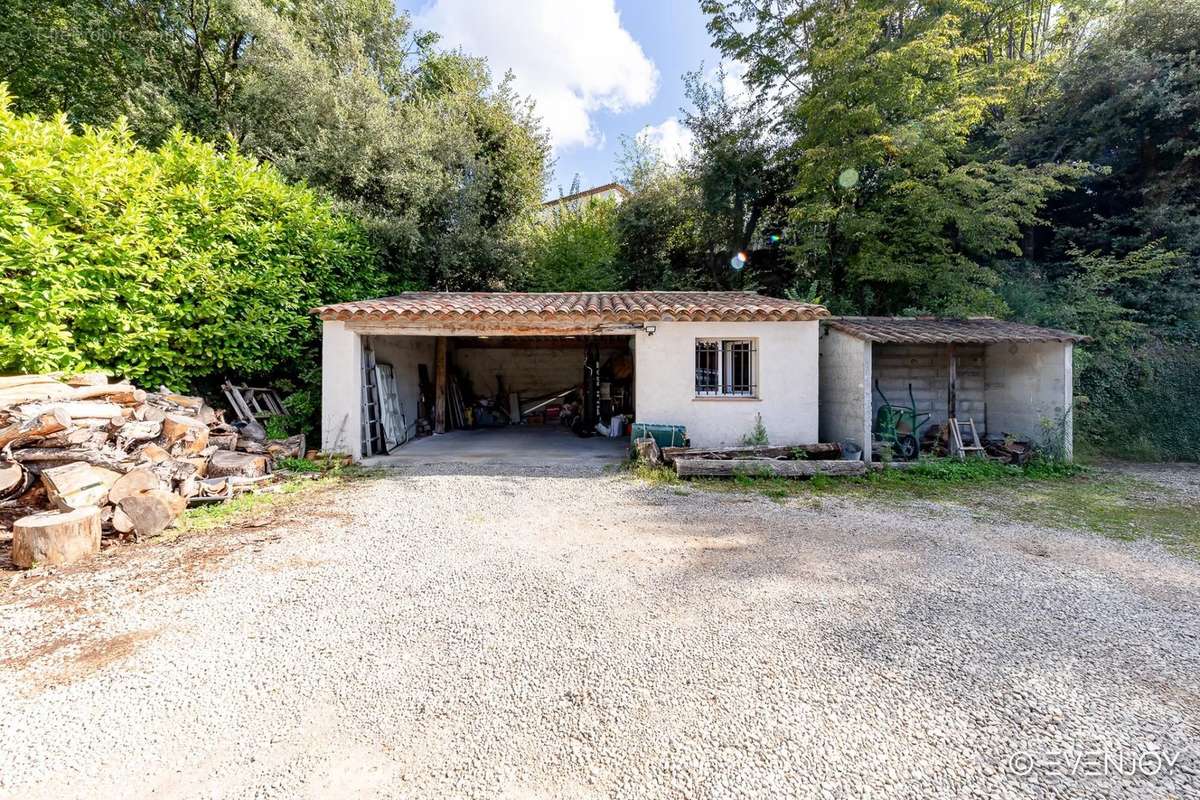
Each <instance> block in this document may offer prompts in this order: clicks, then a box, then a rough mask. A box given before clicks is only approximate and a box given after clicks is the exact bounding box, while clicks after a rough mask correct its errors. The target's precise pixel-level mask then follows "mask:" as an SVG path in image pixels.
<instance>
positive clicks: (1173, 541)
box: [1004, 475, 1200, 559]
mask: <svg viewBox="0 0 1200 800" xmlns="http://www.w3.org/2000/svg"><path fill="white" fill-rule="evenodd" d="M1005 494H1006V498H1005V503H1004V506H1005V509H1006V513H1007V514H1008V515H1010V516H1011V517H1012V518H1013V519H1017V520H1028V521H1030V522H1033V523H1036V524H1039V525H1045V526H1047V527H1055V528H1075V529H1081V530H1087V531H1091V532H1092V533H1098V534H1101V535H1103V536H1108V537H1110V538H1114V539H1122V540H1126V541H1131V540H1135V539H1152V540H1154V541H1156V542H1159V543H1160V544H1162V545H1163V546H1164V547H1166V548H1167V549H1168V550H1170V551H1171V552H1173V553H1175V554H1177V555H1182V556H1187V557H1189V558H1195V559H1200V503H1196V502H1195V501H1191V502H1189V500H1188V499H1187V498H1184V497H1182V496H1178V495H1173V494H1172V493H1170V492H1168V491H1167V490H1165V489H1163V488H1162V487H1158V486H1154V485H1151V484H1148V483H1145V482H1143V481H1140V480H1137V479H1135V478H1129V477H1122V476H1111V475H1110V476H1105V477H1104V478H1103V479H1098V478H1095V477H1085V478H1079V479H1075V480H1069V481H1062V482H1058V483H1043V484H1036V485H1028V486H1024V487H1021V488H1020V490H1019V491H1016V490H1009V491H1007V492H1006V493H1005Z"/></svg>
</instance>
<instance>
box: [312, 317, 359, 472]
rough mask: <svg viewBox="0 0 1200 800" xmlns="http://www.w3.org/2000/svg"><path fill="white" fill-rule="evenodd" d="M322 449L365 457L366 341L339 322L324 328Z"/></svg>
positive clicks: (331, 322)
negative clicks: (363, 376) (363, 350)
mask: <svg viewBox="0 0 1200 800" xmlns="http://www.w3.org/2000/svg"><path fill="white" fill-rule="evenodd" d="M321 449H322V450H324V451H326V452H328V453H344V454H346V455H349V456H352V457H353V458H355V459H359V458H361V457H362V338H361V337H360V336H359V335H358V334H357V333H355V332H354V331H352V330H349V329H348V328H347V327H346V323H344V322H340V321H337V320H327V321H326V322H325V323H324V325H323V326H322V336H321Z"/></svg>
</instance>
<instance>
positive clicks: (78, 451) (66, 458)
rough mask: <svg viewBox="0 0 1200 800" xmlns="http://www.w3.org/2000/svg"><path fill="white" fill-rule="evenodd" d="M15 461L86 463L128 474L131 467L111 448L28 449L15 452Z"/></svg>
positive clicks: (13, 456) (49, 463)
mask: <svg viewBox="0 0 1200 800" xmlns="http://www.w3.org/2000/svg"><path fill="white" fill-rule="evenodd" d="M12 458H13V461H20V462H21V463H22V464H38V465H47V466H49V465H54V464H70V463H71V462H73V461H86V462H87V463H89V464H91V465H92V466H96V467H104V468H105V469H111V470H114V471H116V472H127V471H128V470H129V468H130V465H129V463H128V460H127V456H126V454H125V453H124V452H122V451H120V450H116V449H114V448H111V447H86V446H80V447H28V448H26V449H24V450H14V451H13V453H12Z"/></svg>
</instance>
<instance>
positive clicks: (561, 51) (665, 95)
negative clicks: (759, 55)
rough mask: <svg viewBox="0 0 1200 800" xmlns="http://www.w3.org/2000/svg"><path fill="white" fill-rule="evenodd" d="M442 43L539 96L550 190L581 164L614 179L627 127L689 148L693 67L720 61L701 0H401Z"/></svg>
mask: <svg viewBox="0 0 1200 800" xmlns="http://www.w3.org/2000/svg"><path fill="white" fill-rule="evenodd" d="M397 7H399V8H401V9H404V10H407V11H409V12H411V13H412V15H413V17H414V19H415V20H416V24H417V27H418V28H422V29H425V30H433V31H436V32H437V33H439V34H441V35H442V37H443V41H442V44H443V45H445V46H448V47H462V48H463V49H464V50H465V51H466V52H468V53H471V54H472V55H479V56H484V57H486V58H487V59H488V61H489V63H490V64H491V66H492V69H493V72H494V73H495V74H496V75H497V76H500V75H502V74H503V73H504V71H505V70H507V69H511V70H512V71H513V72H514V75H515V80H516V83H517V87H518V89H519V90H520V91H521V92H522V93H523V94H527V95H530V96H532V97H533V98H534V100H535V101H537V104H538V109H539V112H540V113H541V114H542V117H543V120H544V122H545V124H546V127H547V128H548V129H549V131H550V134H551V139H552V141H553V144H554V157H555V159H556V162H557V163H556V164H555V169H554V176H553V178H552V180H551V184H550V186H548V187H547V194H548V196H556V195H557V194H558V191H559V187H560V186H561V187H562V188H563V189H564V190H566V189H567V188H568V187H569V186H570V183H571V179H572V177H573V176H574V175H575V174H576V173H579V174H580V176H581V182H582V184H583V186H584V187H585V188H586V187H588V186H595V185H598V184H602V183H607V182H608V181H610V180H612V177H613V170H614V168H615V166H616V159H617V156H618V154H619V152H620V138H621V136H622V135H628V136H635V135H641V136H644V137H647V138H648V139H649V140H650V141H651V142H653V143H654V144H655V145H657V146H659V147H660V149H662V150H663V152H664V154H665V155H667V156H668V157H671V156H672V155H673V154H678V153H681V152H684V151H685V150H686V148H687V147H688V142H687V136H686V131H685V130H684V129H683V128H681V127H680V125H679V118H680V113H679V108H680V106H681V105H683V104H684V102H685V100H684V96H683V80H682V76H683V74H684V73H685V72H688V71H689V70H693V69H696V68H698V67H699V66H700V65H701V63H703V64H704V67H705V69H706V70H711V69H714V68H715V67H716V65H717V63H718V61H719V57H718V55H717V54H716V52H715V51H714V50H713V49H712V48H711V47H710V46H709V40H708V33H707V31H706V30H705V29H704V25H705V21H706V20H705V18H704V16H703V15H702V14H701V13H700V10H699V4H698V2H697V0H641V2H639V1H638V0H397Z"/></svg>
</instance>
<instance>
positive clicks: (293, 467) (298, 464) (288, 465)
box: [275, 458, 329, 473]
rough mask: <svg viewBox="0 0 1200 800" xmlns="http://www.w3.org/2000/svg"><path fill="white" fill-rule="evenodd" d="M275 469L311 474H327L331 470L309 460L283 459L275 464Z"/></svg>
mask: <svg viewBox="0 0 1200 800" xmlns="http://www.w3.org/2000/svg"><path fill="white" fill-rule="evenodd" d="M275 469H276V470H278V471H282V472H296V473H310V472H326V471H328V469H329V468H328V467H327V466H325V465H324V464H322V463H319V462H316V461H309V460H308V459H307V458H281V459H279V460H278V461H276V462H275Z"/></svg>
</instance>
